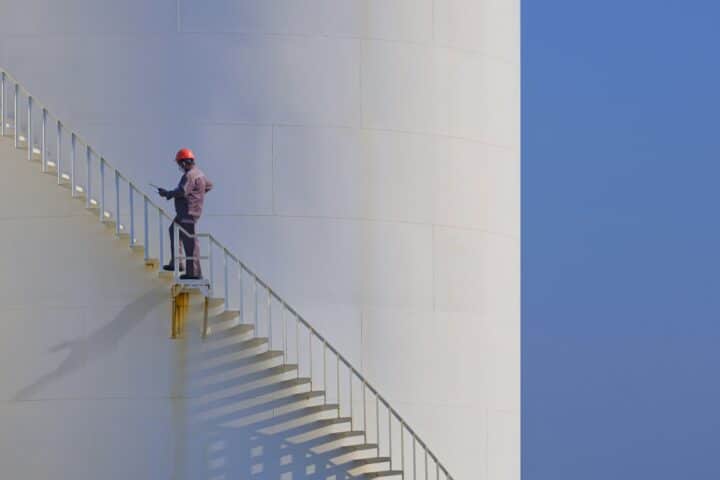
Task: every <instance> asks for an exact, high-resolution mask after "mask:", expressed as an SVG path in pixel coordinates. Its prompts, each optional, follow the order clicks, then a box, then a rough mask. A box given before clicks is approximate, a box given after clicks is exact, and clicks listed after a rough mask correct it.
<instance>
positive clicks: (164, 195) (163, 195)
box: [158, 188, 168, 198]
mask: <svg viewBox="0 0 720 480" xmlns="http://www.w3.org/2000/svg"><path fill="white" fill-rule="evenodd" d="M158 193H159V194H160V196H161V197H165V198H168V191H167V190H165V189H164V188H158Z"/></svg>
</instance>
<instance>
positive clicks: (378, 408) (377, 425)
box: [375, 392, 380, 457]
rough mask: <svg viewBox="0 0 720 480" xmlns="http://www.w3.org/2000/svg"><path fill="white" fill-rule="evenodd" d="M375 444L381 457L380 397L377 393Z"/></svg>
mask: <svg viewBox="0 0 720 480" xmlns="http://www.w3.org/2000/svg"><path fill="white" fill-rule="evenodd" d="M375 442H376V443H377V446H378V449H377V454H378V457H379V456H380V395H378V394H377V392H375Z"/></svg>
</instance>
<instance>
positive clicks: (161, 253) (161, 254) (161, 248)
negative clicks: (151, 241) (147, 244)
mask: <svg viewBox="0 0 720 480" xmlns="http://www.w3.org/2000/svg"><path fill="white" fill-rule="evenodd" d="M163 217H164V216H163V213H162V210H161V209H160V207H158V242H159V243H158V262H160V265H158V266H159V267H162V265H163V263H164V262H165V225H164V222H163Z"/></svg>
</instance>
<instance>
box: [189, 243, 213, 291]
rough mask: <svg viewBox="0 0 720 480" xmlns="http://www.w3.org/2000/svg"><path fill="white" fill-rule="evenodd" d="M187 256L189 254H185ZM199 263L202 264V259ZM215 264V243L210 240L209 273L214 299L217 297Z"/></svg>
mask: <svg viewBox="0 0 720 480" xmlns="http://www.w3.org/2000/svg"><path fill="white" fill-rule="evenodd" d="M198 241H199V240H198ZM185 255H186V256H188V255H189V254H188V252H185ZM185 262H186V263H185V266H186V267H187V259H185ZM198 262H200V259H199V258H198ZM214 265H215V262H214V261H213V242H212V240H210V241H209V242H208V271H209V276H210V295H212V296H213V297H214V296H215V266H214Z"/></svg>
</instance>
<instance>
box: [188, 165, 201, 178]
mask: <svg viewBox="0 0 720 480" xmlns="http://www.w3.org/2000/svg"><path fill="white" fill-rule="evenodd" d="M187 175H188V178H191V179H193V180H195V179H196V178H200V177H204V176H205V173H204V172H203V171H202V170H200V169H199V168H198V167H194V168H193V169H192V170H190V171H189V172H187Z"/></svg>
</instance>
